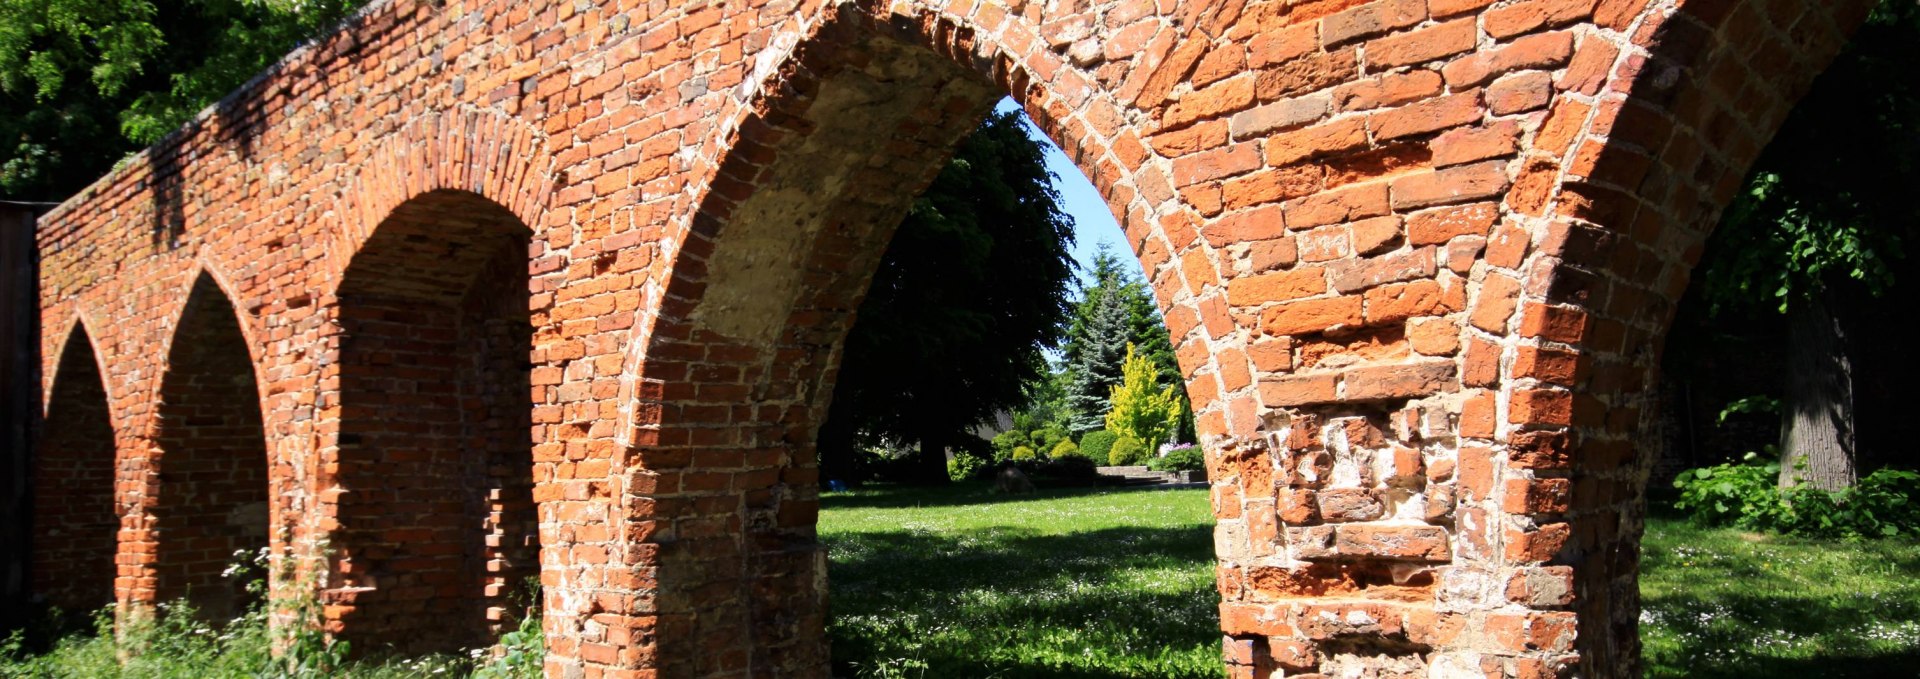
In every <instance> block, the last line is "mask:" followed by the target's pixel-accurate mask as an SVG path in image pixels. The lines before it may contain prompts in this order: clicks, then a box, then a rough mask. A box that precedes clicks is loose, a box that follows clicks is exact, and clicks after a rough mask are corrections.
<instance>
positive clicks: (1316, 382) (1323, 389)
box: [1260, 375, 1340, 408]
mask: <svg viewBox="0 0 1920 679" xmlns="http://www.w3.org/2000/svg"><path fill="white" fill-rule="evenodd" d="M1339 384H1340V379H1339V376H1337V375H1306V376H1300V377H1281V378H1276V379H1271V380H1263V381H1261V382H1260V402H1261V403H1263V404H1265V405H1266V406H1267V407H1269V408H1284V407H1289V406H1299V405H1307V404H1311V403H1327V402H1331V401H1333V400H1334V392H1335V390H1336V389H1338V388H1339Z"/></svg>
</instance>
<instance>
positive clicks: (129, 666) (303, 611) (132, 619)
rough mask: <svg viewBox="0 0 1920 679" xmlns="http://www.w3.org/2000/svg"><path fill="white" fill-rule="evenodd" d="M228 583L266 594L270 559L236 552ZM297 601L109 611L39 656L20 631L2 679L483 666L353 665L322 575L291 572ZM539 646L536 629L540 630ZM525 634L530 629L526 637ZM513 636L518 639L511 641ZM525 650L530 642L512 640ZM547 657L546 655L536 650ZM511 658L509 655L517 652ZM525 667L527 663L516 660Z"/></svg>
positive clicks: (285, 678) (375, 677)
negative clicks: (215, 614)
mask: <svg viewBox="0 0 1920 679" xmlns="http://www.w3.org/2000/svg"><path fill="white" fill-rule="evenodd" d="M236 556H238V557H240V561H239V563H237V564H235V565H233V566H231V567H229V568H228V570H227V574H228V577H237V578H240V579H243V580H245V581H246V589H247V590H248V591H250V592H253V593H255V594H262V593H264V589H265V582H264V580H262V579H260V576H261V575H263V574H264V571H263V569H262V567H264V566H265V564H266V556H267V555H266V553H265V552H264V551H263V552H261V553H259V554H248V553H246V552H242V553H240V554H238V555H236ZM280 577H281V578H283V579H286V580H289V581H290V583H291V584H290V586H289V587H287V588H286V589H287V590H289V591H292V592H296V594H294V595H291V596H285V597H281V598H279V599H277V600H275V601H274V602H273V603H272V604H271V605H262V604H256V605H254V606H252V607H251V608H249V609H248V610H247V611H246V612H245V613H243V614H241V615H240V616H239V617H237V618H234V619H232V620H228V621H224V622H211V621H208V620H207V619H206V616H205V615H204V614H202V613H201V612H200V611H197V610H195V609H194V608H193V606H192V605H191V604H190V603H188V602H187V601H186V600H184V599H182V600H177V601H171V602H163V603H161V604H159V605H157V606H155V607H154V608H153V609H152V610H150V611H148V610H141V611H130V612H128V614H127V615H124V616H121V617H122V621H121V623H120V627H119V629H118V630H115V628H114V619H115V617H116V610H115V608H114V607H113V606H108V607H106V608H104V609H101V610H100V611H98V612H97V613H95V614H94V618H93V620H94V625H93V629H92V630H91V634H77V635H69V636H66V637H63V638H60V639H58V640H57V641H55V642H54V644H53V646H52V648H50V649H46V650H44V651H39V652H36V651H35V650H32V649H29V648H28V647H27V644H26V643H25V642H24V639H25V636H24V635H23V634H22V633H20V632H14V633H13V634H12V635H10V636H8V637H7V638H6V639H4V640H0V677H18V678H20V679H68V678H72V677H130V678H132V677H156V678H161V677H164V678H172V677H195V678H201V677H204V678H207V679H229V678H230V679H242V678H247V679H252V678H268V679H319V678H322V677H348V678H353V677H361V678H366V679H388V678H392V679H400V678H402V677H420V676H463V675H466V674H467V673H468V672H470V671H473V670H474V669H475V667H474V664H473V662H472V661H470V660H469V659H467V658H462V657H458V656H447V655H430V656H425V657H419V658H366V659H360V660H353V659H350V658H349V649H348V647H347V644H346V642H337V641H333V640H331V639H329V638H328V637H327V635H326V634H325V632H323V631H322V630H321V628H320V618H319V613H320V608H321V605H320V601H319V597H318V596H316V595H315V592H316V591H318V589H317V587H315V578H316V576H309V575H300V576H296V575H294V574H293V573H292V572H290V567H289V568H288V569H283V571H282V572H281V574H280ZM270 610H272V611H278V612H279V613H280V614H281V615H283V616H285V617H283V618H282V620H283V624H282V626H281V627H280V628H279V629H274V628H273V627H271V626H270V625H269V623H268V620H269V618H270V617H271V616H270V613H269V611H270ZM533 625H534V629H535V634H534V636H535V639H534V640H533V641H532V642H531V643H532V644H534V645H539V644H542V643H543V641H542V640H541V639H539V638H538V631H537V630H538V622H537V621H536V622H535V623H533ZM525 628H526V626H525V625H523V626H522V631H524V630H525ZM509 636H511V635H509ZM513 643H515V644H518V645H519V646H521V647H523V648H525V647H527V646H528V642H526V641H525V639H524V635H523V637H522V638H521V639H520V640H517V641H515V642H513ZM276 648H277V649H278V650H279V652H278V653H275V652H274V651H275V649H276ZM535 653H537V654H544V648H540V650H538V651H535ZM509 655H511V652H510V653H509ZM542 659H543V657H541V656H538V655H536V657H535V658H534V659H533V661H532V667H533V670H532V673H531V674H529V673H526V672H519V673H507V674H499V673H496V674H487V675H480V676H488V677H533V676H539V665H540V662H541V660H542ZM517 662H518V663H519V666H520V667H525V666H526V663H527V661H526V659H525V658H524V657H522V658H520V659H518V660H517Z"/></svg>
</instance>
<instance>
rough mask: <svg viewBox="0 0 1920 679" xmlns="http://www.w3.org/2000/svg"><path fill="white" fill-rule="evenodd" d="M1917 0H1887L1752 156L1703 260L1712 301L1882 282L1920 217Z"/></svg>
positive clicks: (1765, 303) (1743, 306) (1783, 305)
mask: <svg viewBox="0 0 1920 679" xmlns="http://www.w3.org/2000/svg"><path fill="white" fill-rule="evenodd" d="M1916 39H1920V5H1916V4H1915V3H1912V2H1901V1H1899V0H1895V1H1892V2H1884V3H1881V4H1880V6H1879V8H1878V9H1876V10H1875V11H1874V12H1873V14H1872V15H1871V17H1870V18H1869V19H1868V20H1867V23H1866V24H1865V25H1864V26H1862V27H1861V28H1860V30H1859V31H1858V32H1857V33H1856V34H1855V35H1854V38H1853V40H1852V41H1850V42H1849V43H1848V45H1847V47H1846V48H1845V50H1843V51H1842V53H1841V54H1840V55H1839V56H1838V57H1837V58H1836V59H1835V60H1834V62H1833V64H1832V65H1831V66H1829V67H1828V69H1827V70H1826V71H1825V72H1823V73H1822V74H1821V76H1820V78H1819V79H1818V80H1816V81H1815V82H1814V85H1813V88H1812V90H1811V91H1809V92H1808V93H1807V95H1806V96H1805V97H1804V98H1802V99H1801V100H1800V102H1799V103H1798V104H1796V105H1795V106H1794V108H1793V111H1792V113H1791V114H1789V116H1788V118H1787V120H1786V122H1785V123H1784V124H1783V125H1782V126H1781V129H1780V132H1779V133H1778V135H1776V136H1775V137H1774V140H1773V142H1772V143H1770V144H1768V145H1767V148H1766V150H1765V151H1764V152H1763V153H1762V154H1761V156H1760V158H1759V160H1758V161H1756V162H1755V164H1754V169H1753V173H1752V174H1751V175H1750V176H1749V178H1748V180H1747V184H1746V187H1745V189H1744V190H1743V191H1741V192H1740V194H1739V195H1738V196H1736V198H1735V200H1734V203H1733V204H1732V205H1731V206H1729V207H1728V209H1727V212H1726V214H1725V215H1723V217H1722V218H1721V222H1720V226H1719V227H1718V229H1717V230H1716V231H1715V233H1714V241H1713V244H1712V246H1711V247H1709V248H1708V250H1707V252H1708V255H1707V257H1706V258H1705V261H1703V262H1702V265H1701V266H1702V271H1703V272H1704V275H1702V276H1701V280H1702V285H1703V287H1704V293H1705V295H1706V299H1707V300H1709V301H1710V302H1711V304H1712V306H1713V308H1714V309H1715V310H1721V309H1734V310H1749V311H1752V310H1760V309H1765V308H1775V309H1778V310H1779V311H1780V312H1782V313H1784V312H1785V311H1786V309H1787V307H1788V305H1789V304H1790V303H1791V302H1792V300H1794V299H1795V298H1804V297H1806V296H1808V295H1812V294H1815V293H1818V292H1820V291H1821V290H1823V289H1826V288H1828V287H1831V286H1834V285H1836V284H1840V283H1846V284H1849V285H1852V286H1856V287H1858V288H1862V289H1864V290H1865V291H1867V292H1869V293H1873V294H1878V293H1880V292H1882V291H1884V290H1885V289H1886V288H1887V286H1889V285H1892V283H1893V270H1892V269H1891V268H1890V267H1889V262H1890V261H1891V260H1894V259H1898V258H1900V257H1901V256H1902V243H1903V242H1905V241H1906V240H1908V239H1910V238H1911V236H1912V235H1913V234H1914V232H1915V229H1916V228H1920V201H1914V200H1913V199H1912V192H1913V188H1912V186H1913V184H1912V178H1913V177H1914V176H1915V174H1916V172H1920V79H1915V78H1914V77H1913V74H1914V73H1916V72H1920V50H1916V49H1914V48H1913V45H1914V43H1915V41H1916Z"/></svg>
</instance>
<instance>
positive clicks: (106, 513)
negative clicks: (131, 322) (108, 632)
mask: <svg viewBox="0 0 1920 679" xmlns="http://www.w3.org/2000/svg"><path fill="white" fill-rule="evenodd" d="M59 356H60V359H59V362H58V363H56V364H55V365H56V368H55V371H54V372H53V374H52V384H53V389H52V392H51V394H50V395H49V396H48V400H47V412H46V420H45V421H44V423H43V424H42V426H41V432H40V438H39V441H38V442H37V445H36V447H35V449H34V458H33V464H32V467H31V469H32V471H31V474H32V478H31V479H30V480H29V483H28V485H29V489H30V490H29V492H31V493H32V494H33V501H32V504H31V507H32V511H33V515H32V522H33V530H32V533H31V536H32V543H31V545H30V549H31V551H32V555H33V556H32V559H31V562H30V565H29V568H30V575H31V578H32V580H33V585H32V587H31V589H30V591H32V592H33V593H34V594H35V596H36V599H37V603H44V604H47V605H52V606H58V607H60V608H61V609H64V610H67V611H72V612H82V613H83V612H86V611H91V610H94V609H96V608H99V607H101V606H104V605H106V604H110V603H113V601H114V588H115V579H116V578H117V577H118V576H119V573H117V572H116V568H115V564H114V551H115V549H116V548H117V539H118V534H119V532H120V512H119V507H118V506H117V505H116V503H115V498H114V467H115V460H114V445H113V439H114V432H113V417H112V414H111V413H110V412H109V411H108V407H107V392H106V383H105V381H104V380H102V379H101V373H100V362H99V358H98V357H97V356H96V355H95V353H94V348H93V338H92V336H91V334H90V333H89V332H88V331H87V327H86V324H84V323H80V322H75V323H73V324H72V325H71V330H70V331H69V332H68V333H67V335H66V342H65V343H64V344H63V345H62V349H61V350H60V354H59Z"/></svg>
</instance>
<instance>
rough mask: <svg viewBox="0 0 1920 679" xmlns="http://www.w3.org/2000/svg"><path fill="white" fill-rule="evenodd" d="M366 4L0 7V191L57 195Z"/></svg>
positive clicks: (325, 0) (155, 1)
mask: <svg viewBox="0 0 1920 679" xmlns="http://www.w3.org/2000/svg"><path fill="white" fill-rule="evenodd" d="M364 2H365V0H0V196H4V197H7V198H13V199H21V200H59V199H63V198H65V197H67V196H68V195H71V194H72V193H74V192H75V191H78V190H79V189H80V188H82V187H84V186H85V185H86V184H87V183H89V182H91V181H93V180H94V179H95V178H96V177H98V176H100V175H101V174H104V173H105V172H106V171H107V170H108V169H110V168H111V167H112V166H113V163H114V162H115V161H116V160H118V159H119V158H121V157H123V156H125V155H126V154H128V153H131V152H133V151H136V150H138V149H139V147H141V146H144V145H146V144H150V143H152V142H154V141H158V140H159V139H160V138H161V137H162V136H165V135H166V134H167V133H168V132H171V131H172V130H174V129H175V128H178V127H179V126H180V125H181V124H183V123H185V122H186V121H187V120H189V119H191V118H192V117H193V116H194V115H195V114H197V113H198V112H199V111H200V110H201V109H204V108H206V107H207V106H208V105H209V104H212V103H213V102H215V101H217V100H218V99H219V98H220V97H221V96H224V95H225V94H226V93H227V92H230V91H232V90H233V89H234V88H236V87H239V86H240V85H241V84H242V83H244V82H246V81H247V79H248V78H251V77H253V75H254V74H256V73H258V72H260V71H261V70H262V69H265V68H266V67H267V66H269V65H271V64H272V63H273V62H274V61H276V60H278V59H279V58H280V57H281V56H283V55H285V54H286V53H287V52H288V51H290V50H292V49H293V47H294V46H295V45H297V44H299V43H300V41H302V40H305V39H307V38H309V37H312V36H314V35H317V34H319V33H321V32H322V31H324V30H326V29H328V28H329V27H331V26H333V25H334V24H335V23H336V22H338V21H339V20H340V19H341V18H343V17H345V16H346V15H347V14H348V13H349V12H351V11H353V10H354V9H355V8H357V7H359V6H360V5H362V4H364Z"/></svg>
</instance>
